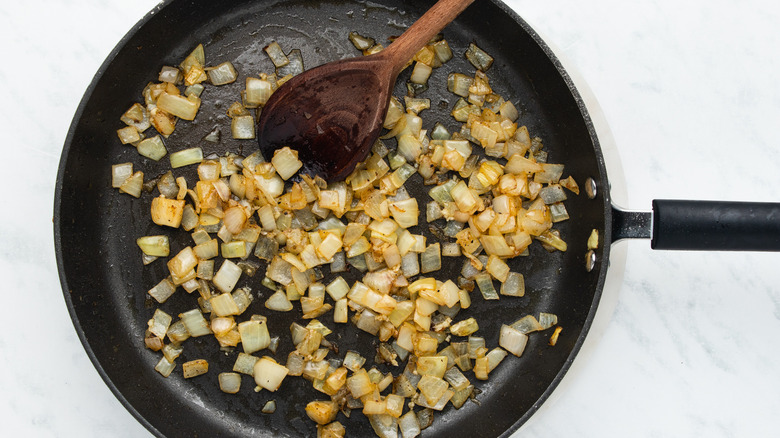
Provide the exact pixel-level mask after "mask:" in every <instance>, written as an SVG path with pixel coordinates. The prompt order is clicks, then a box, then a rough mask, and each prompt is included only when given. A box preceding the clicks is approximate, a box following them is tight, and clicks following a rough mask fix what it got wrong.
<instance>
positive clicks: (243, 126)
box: [230, 115, 255, 140]
mask: <svg viewBox="0 0 780 438" xmlns="http://www.w3.org/2000/svg"><path fill="white" fill-rule="evenodd" d="M230 132H231V133H232V134H233V138H235V139H238V140H249V139H253V138H255V119H254V118H253V117H252V116H251V115H244V116H236V117H233V120H232V121H231V122H230Z"/></svg>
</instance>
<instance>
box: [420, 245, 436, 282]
mask: <svg viewBox="0 0 780 438" xmlns="http://www.w3.org/2000/svg"><path fill="white" fill-rule="evenodd" d="M439 269H441V245H440V244H439V243H438V242H437V243H433V244H431V245H428V247H427V248H425V252H423V253H422V254H421V255H420V272H422V273H423V274H425V273H428V272H434V271H438V270H439Z"/></svg>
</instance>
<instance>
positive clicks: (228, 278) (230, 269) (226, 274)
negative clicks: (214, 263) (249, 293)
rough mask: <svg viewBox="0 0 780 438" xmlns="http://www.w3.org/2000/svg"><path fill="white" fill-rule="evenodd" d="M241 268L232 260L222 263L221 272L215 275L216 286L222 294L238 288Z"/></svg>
mask: <svg viewBox="0 0 780 438" xmlns="http://www.w3.org/2000/svg"><path fill="white" fill-rule="evenodd" d="M241 272H242V271H241V268H240V267H239V266H238V265H236V264H235V263H233V262H231V261H230V260H225V261H224V262H222V266H220V268H219V270H218V271H217V273H216V274H214V280H213V283H214V286H216V287H217V289H219V290H221V291H222V292H225V293H227V292H230V291H232V290H233V288H234V287H236V283H238V279H239V277H241Z"/></svg>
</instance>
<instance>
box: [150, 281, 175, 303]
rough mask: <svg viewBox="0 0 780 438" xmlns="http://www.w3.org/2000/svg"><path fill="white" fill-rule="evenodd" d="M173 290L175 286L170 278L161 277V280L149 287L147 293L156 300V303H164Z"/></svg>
mask: <svg viewBox="0 0 780 438" xmlns="http://www.w3.org/2000/svg"><path fill="white" fill-rule="evenodd" d="M174 292H176V286H175V285H174V284H173V283H172V282H171V280H169V279H167V278H163V279H162V281H160V282H159V283H157V284H156V285H155V286H154V287H153V288H151V289H149V291H148V292H147V293H148V294H149V295H150V296H151V297H152V298H154V299H155V300H157V302H158V303H164V302H165V301H166V300H167V299H168V298H170V296H171V295H173V293H174Z"/></svg>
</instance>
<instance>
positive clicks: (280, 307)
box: [265, 290, 293, 312]
mask: <svg viewBox="0 0 780 438" xmlns="http://www.w3.org/2000/svg"><path fill="white" fill-rule="evenodd" d="M265 307H266V308H268V309H271V310H275V311H277V312H289V311H290V310H292V309H293V305H292V303H291V302H290V300H289V299H288V298H287V294H286V293H285V292H284V291H282V290H278V291H276V292H275V293H273V294H272V295H271V296H270V297H268V299H267V300H266V301H265Z"/></svg>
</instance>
